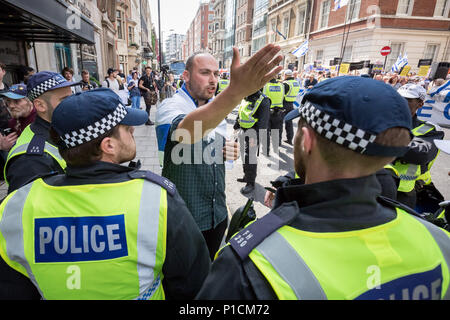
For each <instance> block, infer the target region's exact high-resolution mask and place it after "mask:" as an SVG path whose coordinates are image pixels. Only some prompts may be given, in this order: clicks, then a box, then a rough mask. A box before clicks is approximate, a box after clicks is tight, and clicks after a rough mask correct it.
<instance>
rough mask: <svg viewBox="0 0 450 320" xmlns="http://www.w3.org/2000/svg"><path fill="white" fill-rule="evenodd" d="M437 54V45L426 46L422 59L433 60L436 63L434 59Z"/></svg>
mask: <svg viewBox="0 0 450 320" xmlns="http://www.w3.org/2000/svg"><path fill="white" fill-rule="evenodd" d="M438 54H439V45H438V44H428V45H427V46H426V48H425V55H424V57H423V58H424V59H433V61H436V57H437V55H438Z"/></svg>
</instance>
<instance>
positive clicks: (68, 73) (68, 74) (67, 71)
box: [61, 67, 82, 93]
mask: <svg viewBox="0 0 450 320" xmlns="http://www.w3.org/2000/svg"><path fill="white" fill-rule="evenodd" d="M61 74H62V76H63V77H64V78H65V79H66V80H67V81H69V82H74V81H73V75H74V71H73V69H72V68H69V67H65V68H64V69H62V71H61ZM70 89H71V90H72V93H78V92H82V90H81V86H80V85H79V84H78V83H77V84H74V85H73V86H72V87H71V88H70Z"/></svg>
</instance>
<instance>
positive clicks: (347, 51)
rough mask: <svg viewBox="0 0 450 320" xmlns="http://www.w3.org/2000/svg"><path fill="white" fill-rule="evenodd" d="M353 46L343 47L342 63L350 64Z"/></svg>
mask: <svg viewBox="0 0 450 320" xmlns="http://www.w3.org/2000/svg"><path fill="white" fill-rule="evenodd" d="M352 51H353V46H345V51H344V55H343V56H342V61H343V62H352Z"/></svg>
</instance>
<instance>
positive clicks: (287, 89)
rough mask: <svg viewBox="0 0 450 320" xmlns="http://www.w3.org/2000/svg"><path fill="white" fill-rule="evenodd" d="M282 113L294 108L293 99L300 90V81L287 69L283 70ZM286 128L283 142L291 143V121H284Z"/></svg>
mask: <svg viewBox="0 0 450 320" xmlns="http://www.w3.org/2000/svg"><path fill="white" fill-rule="evenodd" d="M283 84H284V100H283V107H284V114H285V115H286V114H288V113H289V112H291V111H292V109H294V101H295V99H296V98H297V95H298V93H299V92H300V83H299V82H298V81H297V80H296V79H295V78H294V76H293V73H292V70H290V69H287V70H286V71H285V72H284V82H283ZM284 125H285V129H286V140H285V142H286V143H287V144H289V145H292V139H293V138H294V127H293V126H292V121H285V122H284Z"/></svg>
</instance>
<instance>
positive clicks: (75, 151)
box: [50, 125, 120, 167]
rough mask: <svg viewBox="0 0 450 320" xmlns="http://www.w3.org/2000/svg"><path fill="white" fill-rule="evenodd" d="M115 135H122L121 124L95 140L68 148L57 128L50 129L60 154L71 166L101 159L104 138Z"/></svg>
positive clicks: (88, 164)
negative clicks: (101, 146)
mask: <svg viewBox="0 0 450 320" xmlns="http://www.w3.org/2000/svg"><path fill="white" fill-rule="evenodd" d="M113 136H114V137H119V136H120V132H119V125H117V126H115V127H114V128H112V129H111V130H109V131H108V132H106V133H104V134H102V135H101V136H99V137H98V138H96V139H94V140H91V141H89V142H86V143H83V144H82V145H79V146H76V147H73V148H67V147H66V146H65V144H64V143H63V142H62V140H61V138H60V136H59V135H58V133H57V132H56V131H55V129H54V128H51V129H50V137H51V139H52V140H53V142H54V143H55V144H56V145H57V146H58V151H59V154H60V155H61V157H62V158H63V159H64V160H65V161H66V163H67V165H69V166H71V167H87V166H90V165H93V164H94V163H95V162H97V161H99V160H100V158H101V157H102V150H101V149H100V144H101V143H102V141H103V139H105V138H108V137H113Z"/></svg>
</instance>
